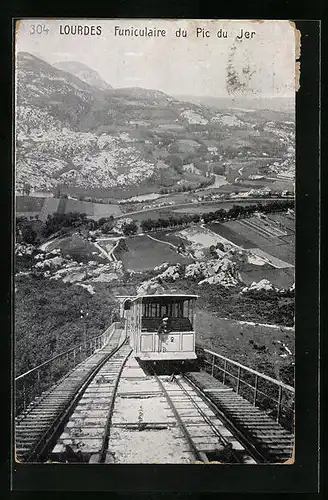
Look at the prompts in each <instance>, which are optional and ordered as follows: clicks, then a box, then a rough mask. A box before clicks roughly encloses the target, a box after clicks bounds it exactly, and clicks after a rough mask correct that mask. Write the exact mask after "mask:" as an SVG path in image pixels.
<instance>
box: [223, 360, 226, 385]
mask: <svg viewBox="0 0 328 500" xmlns="http://www.w3.org/2000/svg"><path fill="white" fill-rule="evenodd" d="M226 373H227V360H226V359H225V360H224V363H223V379H222V383H223V384H225V381H226Z"/></svg>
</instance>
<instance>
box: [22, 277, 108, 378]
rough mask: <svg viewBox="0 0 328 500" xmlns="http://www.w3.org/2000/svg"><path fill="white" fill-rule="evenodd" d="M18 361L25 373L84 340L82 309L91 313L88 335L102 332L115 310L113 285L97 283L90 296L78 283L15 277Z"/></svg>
mask: <svg viewBox="0 0 328 500" xmlns="http://www.w3.org/2000/svg"><path fill="white" fill-rule="evenodd" d="M15 287H16V292H15V363H16V370H17V373H22V372H24V371H26V370H28V369H30V368H33V367H34V366H36V365H38V364H39V363H42V362H43V361H45V360H46V359H49V358H50V357H52V356H54V355H56V354H58V353H60V352H63V351H65V350H67V349H69V348H70V347H73V346H74V345H77V344H79V343H81V342H82V340H83V327H84V325H83V320H81V318H80V310H81V308H84V309H87V311H88V312H89V317H88V322H87V337H93V336H95V335H100V334H101V333H102V332H103V331H104V330H105V329H106V328H107V327H108V326H109V322H110V318H109V315H110V312H111V311H114V310H116V308H117V305H116V304H115V305H114V302H115V299H114V297H113V295H112V293H111V291H110V288H109V287H107V286H106V285H104V284H98V283H97V284H95V287H97V289H98V290H99V292H100V293H97V294H96V295H90V294H89V292H87V291H86V290H85V289H83V288H82V287H79V286H75V285H71V284H66V283H63V282H62V281H55V280H49V279H46V278H43V277H40V278H34V277H32V276H21V277H16V280H15Z"/></svg>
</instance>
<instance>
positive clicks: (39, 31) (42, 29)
mask: <svg viewBox="0 0 328 500" xmlns="http://www.w3.org/2000/svg"><path fill="white" fill-rule="evenodd" d="M48 32H49V28H48V27H47V26H46V25H45V24H32V25H31V29H30V35H43V34H45V35H47V34H48Z"/></svg>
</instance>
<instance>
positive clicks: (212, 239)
mask: <svg viewBox="0 0 328 500" xmlns="http://www.w3.org/2000/svg"><path fill="white" fill-rule="evenodd" d="M178 235H179V236H182V237H183V238H185V239H187V240H188V241H189V242H190V243H191V244H193V245H196V246H197V247H203V248H209V247H210V246H212V245H216V244H217V243H226V241H225V240H224V238H222V237H221V236H219V235H218V234H215V233H212V232H211V231H209V230H208V229H207V228H206V227H202V226H199V225H196V224H194V225H192V226H190V227H188V228H186V229H182V230H181V231H179V233H178Z"/></svg>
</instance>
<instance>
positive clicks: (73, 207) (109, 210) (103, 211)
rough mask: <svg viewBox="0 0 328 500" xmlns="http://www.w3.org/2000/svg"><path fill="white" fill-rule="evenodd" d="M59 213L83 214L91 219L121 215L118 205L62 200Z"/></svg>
mask: <svg viewBox="0 0 328 500" xmlns="http://www.w3.org/2000/svg"><path fill="white" fill-rule="evenodd" d="M58 212H59V213H66V214H67V213H68V212H79V213H84V214H86V215H87V216H88V217H91V218H93V219H100V218H101V217H109V216H110V215H114V216H117V215H120V214H121V213H122V211H121V209H120V207H119V206H118V205H112V204H108V205H106V204H102V203H92V202H86V201H78V200H69V199H64V198H62V199H61V200H60V202H59V206H58Z"/></svg>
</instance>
